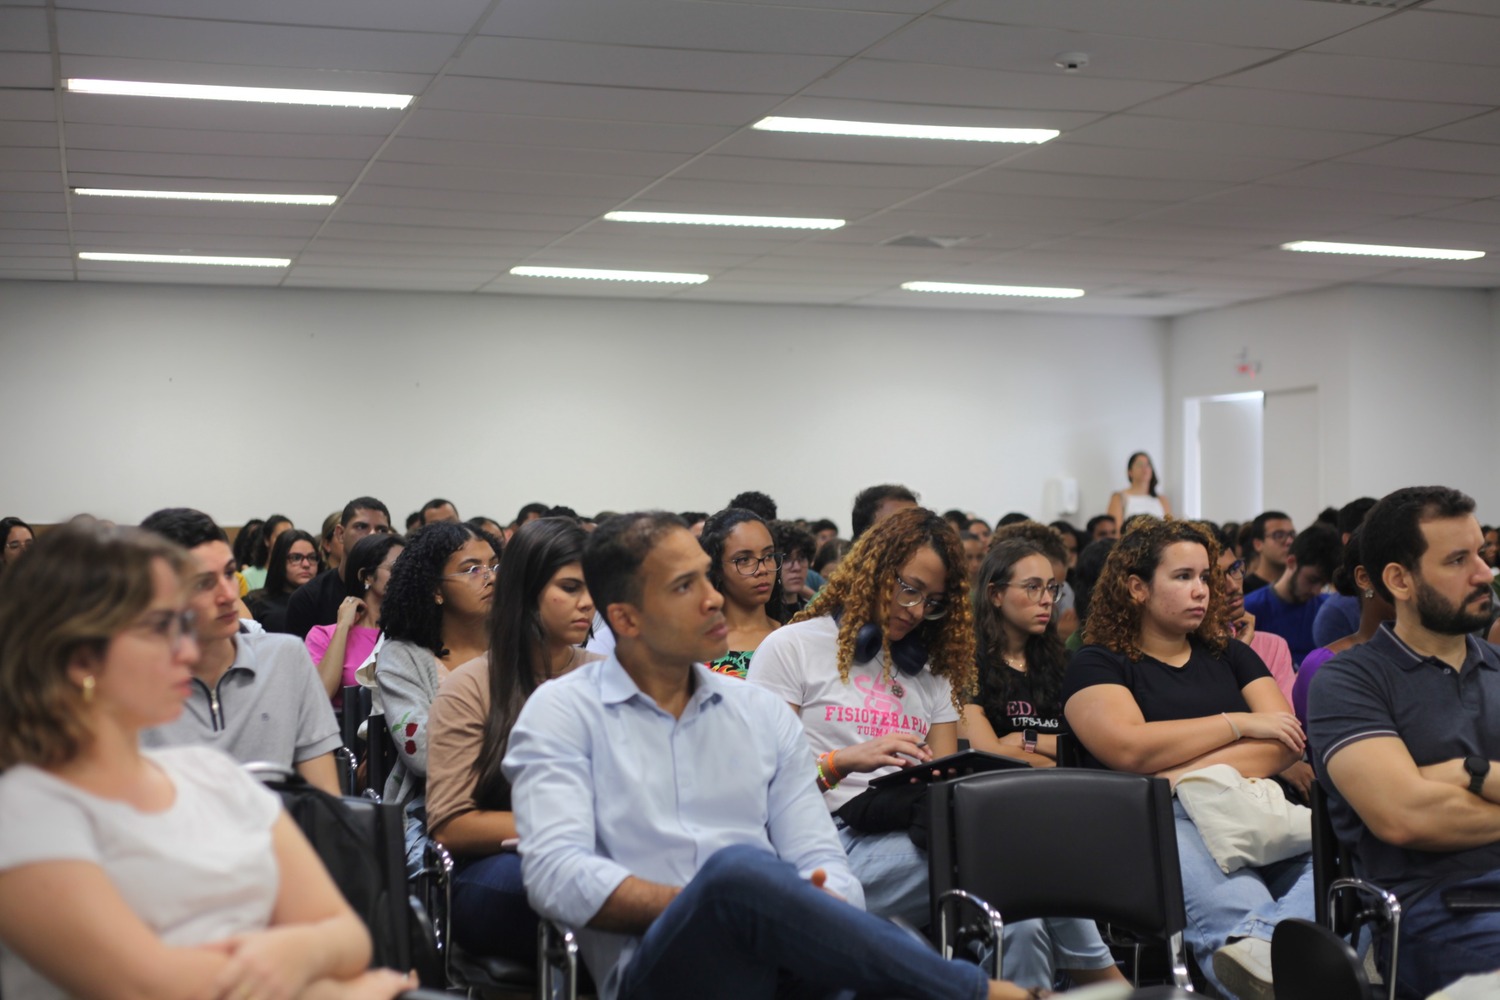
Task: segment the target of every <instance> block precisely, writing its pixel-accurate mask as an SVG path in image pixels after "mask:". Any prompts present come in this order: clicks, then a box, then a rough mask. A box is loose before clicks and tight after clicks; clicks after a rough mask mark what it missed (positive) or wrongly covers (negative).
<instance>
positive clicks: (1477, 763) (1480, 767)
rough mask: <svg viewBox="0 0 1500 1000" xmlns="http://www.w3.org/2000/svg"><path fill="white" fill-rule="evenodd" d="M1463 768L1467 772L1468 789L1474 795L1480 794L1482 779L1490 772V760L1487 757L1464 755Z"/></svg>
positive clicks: (1482, 785)
mask: <svg viewBox="0 0 1500 1000" xmlns="http://www.w3.org/2000/svg"><path fill="white" fill-rule="evenodd" d="M1464 770H1465V771H1468V772H1469V791H1471V792H1473V793H1474V794H1475V795H1482V794H1483V788H1484V779H1485V778H1487V777H1489V774H1490V761H1489V758H1488V757H1465V758H1464Z"/></svg>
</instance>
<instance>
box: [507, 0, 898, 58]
mask: <svg viewBox="0 0 1500 1000" xmlns="http://www.w3.org/2000/svg"><path fill="white" fill-rule="evenodd" d="M910 20H911V18H910V17H909V16H906V15H902V14H880V13H868V12H859V11H839V10H817V9H808V8H797V7H790V6H781V5H777V6H770V5H766V6H758V5H752V4H737V3H681V2H674V0H610V2H609V3H602V4H601V3H597V2H594V0H511V2H509V3H504V4H501V5H500V6H499V7H498V8H497V9H496V10H495V13H494V14H493V15H492V16H491V17H490V19H489V21H487V22H486V23H485V25H484V27H483V28H482V29H481V33H482V34H485V35H502V36H510V37H516V38H557V39H569V40H573V41H579V42H602V43H605V44H611V45H661V46H669V47H672V48H687V49H708V50H722V51H727V52H783V53H805V54H813V55H854V54H855V53H857V52H860V51H862V50H864V49H865V48H867V47H869V46H870V45H872V44H874V43H875V42H876V41H878V40H879V39H881V38H883V37H885V36H886V35H887V34H889V33H890V32H892V31H895V30H897V29H899V28H901V27H902V26H903V25H905V24H907V23H908V22H909V21H910Z"/></svg>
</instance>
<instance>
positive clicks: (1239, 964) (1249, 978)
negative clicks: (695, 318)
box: [1214, 937, 1276, 1000]
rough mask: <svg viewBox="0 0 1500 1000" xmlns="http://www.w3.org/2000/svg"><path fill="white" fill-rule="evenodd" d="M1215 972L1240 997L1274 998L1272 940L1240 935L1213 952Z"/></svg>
mask: <svg viewBox="0 0 1500 1000" xmlns="http://www.w3.org/2000/svg"><path fill="white" fill-rule="evenodd" d="M1214 975H1215V976H1217V977H1218V978H1219V982H1221V983H1223V984H1224V988H1225V989H1226V990H1228V991H1229V992H1230V993H1232V994H1234V995H1235V996H1236V997H1238V998H1239V1000H1275V997H1276V991H1275V989H1274V988H1273V987H1272V985H1271V942H1269V941H1262V940H1261V939H1260V938H1251V937H1247V938H1240V939H1239V940H1238V941H1234V942H1231V943H1230V944H1226V945H1225V946H1224V947H1222V948H1220V949H1219V950H1218V951H1216V952H1214Z"/></svg>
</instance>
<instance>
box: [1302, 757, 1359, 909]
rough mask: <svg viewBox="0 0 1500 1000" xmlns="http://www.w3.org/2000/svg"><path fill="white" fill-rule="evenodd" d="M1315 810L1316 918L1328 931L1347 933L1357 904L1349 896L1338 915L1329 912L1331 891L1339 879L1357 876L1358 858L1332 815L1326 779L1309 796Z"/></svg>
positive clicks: (1313, 839)
mask: <svg viewBox="0 0 1500 1000" xmlns="http://www.w3.org/2000/svg"><path fill="white" fill-rule="evenodd" d="M1309 805H1310V806H1311V807H1312V859H1313V895H1314V899H1313V916H1314V917H1316V918H1317V921H1318V923H1320V924H1322V925H1323V926H1324V927H1331V928H1333V929H1334V930H1338V931H1347V930H1348V928H1349V926H1350V924H1351V923H1352V922H1353V919H1354V906H1355V903H1356V900H1355V899H1354V898H1353V897H1352V896H1348V895H1345V896H1344V897H1343V898H1342V899H1341V900H1340V902H1339V904H1338V910H1337V911H1336V912H1330V911H1329V909H1328V889H1329V887H1330V886H1331V885H1333V883H1334V880H1335V879H1341V878H1351V877H1353V875H1354V858H1353V856H1352V853H1351V851H1350V850H1349V848H1348V845H1346V844H1344V843H1342V842H1341V841H1340V840H1339V838H1338V834H1337V833H1335V832H1334V829H1333V819H1332V817H1331V816H1329V814H1328V790H1327V789H1326V788H1324V787H1323V782H1322V779H1318V780H1317V781H1314V782H1313V783H1312V794H1311V795H1310V796H1309Z"/></svg>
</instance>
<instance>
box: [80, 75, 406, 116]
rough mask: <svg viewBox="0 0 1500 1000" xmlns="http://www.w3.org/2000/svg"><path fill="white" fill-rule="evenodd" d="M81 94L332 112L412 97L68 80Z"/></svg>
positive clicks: (395, 106)
mask: <svg viewBox="0 0 1500 1000" xmlns="http://www.w3.org/2000/svg"><path fill="white" fill-rule="evenodd" d="M63 85H64V86H65V87H66V88H67V89H68V90H71V91H74V92H75V93H79V94H118V95H121V96H124V97H177V98H183V99H186V100H194V101H256V102H259V103H262V104H311V105H315V106H318V107H330V108H384V109H389V110H396V111H399V110H400V109H402V108H404V107H406V106H407V105H408V104H410V103H411V102H412V100H413V98H412V95H411V94H367V93H363V92H361V91H355V90H288V89H285V88H281V87H219V86H209V85H205V84H196V83H143V82H139V81H133V80H64V81H63Z"/></svg>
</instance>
